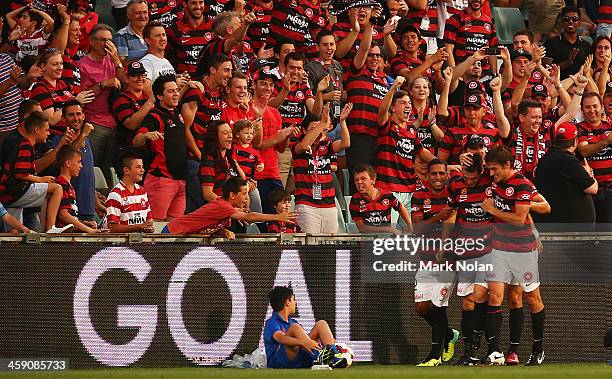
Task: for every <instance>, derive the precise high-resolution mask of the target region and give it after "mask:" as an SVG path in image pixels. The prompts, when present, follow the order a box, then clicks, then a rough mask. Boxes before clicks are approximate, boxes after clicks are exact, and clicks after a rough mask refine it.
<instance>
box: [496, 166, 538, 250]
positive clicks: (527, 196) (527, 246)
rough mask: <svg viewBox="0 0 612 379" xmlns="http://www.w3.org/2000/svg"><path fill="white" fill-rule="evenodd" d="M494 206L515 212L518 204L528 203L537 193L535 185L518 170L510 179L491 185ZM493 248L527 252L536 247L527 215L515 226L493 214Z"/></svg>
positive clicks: (503, 210)
mask: <svg viewBox="0 0 612 379" xmlns="http://www.w3.org/2000/svg"><path fill="white" fill-rule="evenodd" d="M491 192H492V198H493V202H494V203H495V208H497V209H499V210H500V211H502V212H515V211H516V207H517V206H518V205H530V204H531V201H532V200H533V198H534V197H536V196H537V195H538V190H537V189H536V188H535V186H534V185H533V184H532V183H531V182H530V181H529V180H527V179H526V178H525V177H524V176H523V175H521V174H519V173H518V172H517V173H515V174H514V175H513V176H512V177H511V178H510V179H508V180H506V181H504V182H501V183H495V182H494V183H493V184H492V185H491ZM493 222H494V226H493V248H494V249H497V250H503V251H509V252H513V253H527V252H531V251H534V250H535V249H536V239H535V235H534V234H533V231H532V230H531V222H530V219H529V217H527V218H526V219H525V223H524V224H523V225H521V226H516V225H512V224H508V223H506V222H504V221H503V220H502V219H500V218H498V217H495V216H493Z"/></svg>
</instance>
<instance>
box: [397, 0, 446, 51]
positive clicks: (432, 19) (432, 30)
mask: <svg viewBox="0 0 612 379" xmlns="http://www.w3.org/2000/svg"><path fill="white" fill-rule="evenodd" d="M424 5H425V8H424V9H416V8H413V7H409V8H408V13H406V15H405V16H404V17H405V18H406V20H407V21H408V22H410V24H411V25H412V26H414V27H415V28H417V29H419V30H420V31H421V35H422V36H423V37H424V38H426V39H427V40H428V45H430V46H429V47H428V50H429V51H428V52H429V53H432V52H433V51H435V50H437V48H438V46H437V40H436V37H437V31H438V0H427V1H426V2H425V4H424Z"/></svg>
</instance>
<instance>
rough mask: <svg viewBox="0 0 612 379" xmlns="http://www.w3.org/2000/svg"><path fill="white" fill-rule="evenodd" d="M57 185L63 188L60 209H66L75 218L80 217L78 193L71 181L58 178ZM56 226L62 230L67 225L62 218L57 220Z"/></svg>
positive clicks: (61, 177) (56, 179)
mask: <svg viewBox="0 0 612 379" xmlns="http://www.w3.org/2000/svg"><path fill="white" fill-rule="evenodd" d="M55 183H57V184H59V185H60V186H62V190H63V192H62V201H61V202H60V206H59V209H60V210H62V209H65V210H67V211H68V214H69V215H71V216H73V217H78V216H79V207H77V199H76V192H74V187H73V186H72V184H71V183H70V180H68V179H66V178H65V177H63V176H61V175H60V176H58V177H57V178H55ZM56 225H57V226H59V227H60V228H61V227H63V226H65V225H66V223H65V222H62V221H61V220H60V218H59V217H58V218H57V222H56Z"/></svg>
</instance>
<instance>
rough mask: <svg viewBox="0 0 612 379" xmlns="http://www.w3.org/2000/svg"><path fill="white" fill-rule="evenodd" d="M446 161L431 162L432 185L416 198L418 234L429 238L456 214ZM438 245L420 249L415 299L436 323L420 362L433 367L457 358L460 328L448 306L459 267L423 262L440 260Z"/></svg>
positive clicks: (422, 313)
mask: <svg viewBox="0 0 612 379" xmlns="http://www.w3.org/2000/svg"><path fill="white" fill-rule="evenodd" d="M446 170H447V166H446V163H444V162H442V161H441V160H439V159H433V160H432V161H430V162H429V164H428V166H427V179H428V186H427V187H425V188H422V189H419V190H418V191H416V192H415V193H414V196H413V198H412V222H413V228H414V231H415V233H416V234H417V235H421V234H424V236H425V237H426V238H427V241H431V240H433V239H440V238H441V233H442V224H443V223H445V222H447V220H448V219H449V218H450V217H451V216H453V214H454V212H455V211H454V210H453V208H451V207H450V204H451V200H450V198H449V193H448V189H447V186H446V184H447V181H448V174H447V173H446ZM436 253H437V251H436V250H435V249H424V250H421V251H420V264H419V271H418V272H417V274H416V276H415V288H414V302H415V306H416V310H417V313H418V314H419V315H420V316H421V317H423V318H424V319H425V321H427V323H428V324H429V325H430V326H431V327H432V332H431V351H430V352H429V354H428V355H427V357H426V358H425V359H424V360H423V361H422V362H421V363H420V364H418V365H417V366H421V367H433V366H439V365H440V364H441V363H442V362H448V361H449V360H451V359H452V358H453V355H454V351H455V344H456V342H457V340H458V339H459V331H457V330H454V329H452V328H449V327H448V317H447V315H446V307H448V300H449V298H450V293H451V292H452V290H453V286H454V283H455V271H453V270H440V271H433V270H428V269H422V268H421V264H423V263H427V262H429V263H432V262H433V263H435V262H437V261H438V259H437V257H436Z"/></svg>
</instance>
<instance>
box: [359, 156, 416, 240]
mask: <svg viewBox="0 0 612 379" xmlns="http://www.w3.org/2000/svg"><path fill="white" fill-rule="evenodd" d="M354 177H355V187H356V188H357V191H358V192H357V193H355V194H354V195H353V196H352V197H351V202H350V205H349V210H350V211H351V218H352V219H353V221H354V222H355V224H356V225H357V229H359V231H360V232H361V233H387V232H390V233H396V234H397V233H399V232H400V231H399V230H397V229H396V228H394V227H392V226H391V210H392V209H393V210H395V211H396V212H398V213H399V214H400V216H401V217H402V218H403V219H404V222H405V223H406V225H407V227H406V228H405V229H404V231H405V232H412V222H411V220H410V215H409V214H408V210H406V208H405V207H404V205H403V204H402V203H400V201H399V200H398V199H397V198H396V197H395V195H393V193H391V192H389V191H385V190H381V189H378V188H376V187H375V182H376V171H375V170H374V168H373V167H372V166H370V165H364V164H361V165H359V166H357V167H356V168H355V175H354Z"/></svg>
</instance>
